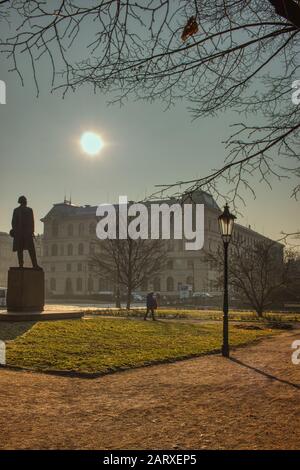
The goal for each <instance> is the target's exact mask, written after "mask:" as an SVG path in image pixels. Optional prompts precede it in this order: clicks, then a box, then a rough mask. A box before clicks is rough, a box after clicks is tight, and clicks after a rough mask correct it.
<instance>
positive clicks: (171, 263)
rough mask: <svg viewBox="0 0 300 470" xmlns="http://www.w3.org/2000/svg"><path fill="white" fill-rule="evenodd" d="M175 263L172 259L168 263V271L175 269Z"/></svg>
mask: <svg viewBox="0 0 300 470" xmlns="http://www.w3.org/2000/svg"><path fill="white" fill-rule="evenodd" d="M173 266H174V263H173V260H172V259H169V260H168V261H167V269H173Z"/></svg>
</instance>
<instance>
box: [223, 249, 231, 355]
mask: <svg viewBox="0 0 300 470" xmlns="http://www.w3.org/2000/svg"><path fill="white" fill-rule="evenodd" d="M223 245H224V299H223V345H222V356H224V357H229V340H228V242H223Z"/></svg>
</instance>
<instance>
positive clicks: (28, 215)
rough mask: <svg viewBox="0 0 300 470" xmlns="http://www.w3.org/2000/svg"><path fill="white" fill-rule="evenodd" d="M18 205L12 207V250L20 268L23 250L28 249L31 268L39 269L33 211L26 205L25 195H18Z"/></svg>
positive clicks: (22, 264)
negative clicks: (14, 207) (34, 240)
mask: <svg viewBox="0 0 300 470" xmlns="http://www.w3.org/2000/svg"><path fill="white" fill-rule="evenodd" d="M18 203H19V204H20V206H19V207H17V208H16V209H14V212H13V217H12V222H11V225H12V229H11V231H10V234H11V236H12V237H13V239H14V242H13V251H16V252H17V253H18V261H19V266H20V268H23V266H24V256H23V251H24V250H28V252H29V255H30V259H31V263H32V266H33V268H35V269H39V268H40V267H39V266H38V264H37V259H36V252H35V246H34V242H33V238H34V217H33V211H32V209H31V208H30V207H27V199H26V197H25V196H20V197H19V199H18Z"/></svg>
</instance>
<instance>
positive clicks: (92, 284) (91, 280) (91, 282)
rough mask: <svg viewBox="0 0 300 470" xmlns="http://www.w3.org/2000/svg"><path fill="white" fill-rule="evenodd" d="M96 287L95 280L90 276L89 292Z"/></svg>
mask: <svg viewBox="0 0 300 470" xmlns="http://www.w3.org/2000/svg"><path fill="white" fill-rule="evenodd" d="M93 289H94V282H93V279H92V278H91V277H89V278H88V291H89V292H92V291H93Z"/></svg>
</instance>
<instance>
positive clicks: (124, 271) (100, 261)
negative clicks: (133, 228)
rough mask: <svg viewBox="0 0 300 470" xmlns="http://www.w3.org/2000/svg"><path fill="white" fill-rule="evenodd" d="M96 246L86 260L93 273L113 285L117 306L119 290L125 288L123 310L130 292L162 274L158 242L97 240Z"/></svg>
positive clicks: (161, 247)
mask: <svg viewBox="0 0 300 470" xmlns="http://www.w3.org/2000/svg"><path fill="white" fill-rule="evenodd" d="M97 245H98V248H99V249H98V250H96V252H95V253H94V254H93V255H92V256H91V257H90V265H91V267H92V269H93V271H94V273H95V274H97V275H98V276H99V277H100V278H104V279H108V280H110V281H111V282H112V283H113V284H114V285H115V290H116V293H117V302H118V292H119V289H120V287H123V289H124V288H125V290H126V293H127V303H126V308H127V309H130V305H131V297H132V292H133V291H134V290H135V289H137V288H138V287H140V286H141V285H142V284H143V283H145V281H149V280H150V279H151V278H152V277H154V276H155V275H156V274H158V273H160V272H161V271H162V270H163V268H164V266H165V262H166V256H167V255H166V249H165V244H164V243H163V242H162V241H161V240H143V239H137V240H133V239H131V238H128V239H126V240H120V239H116V240H112V239H107V240H101V241H98V243H97ZM118 306H119V305H118Z"/></svg>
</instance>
